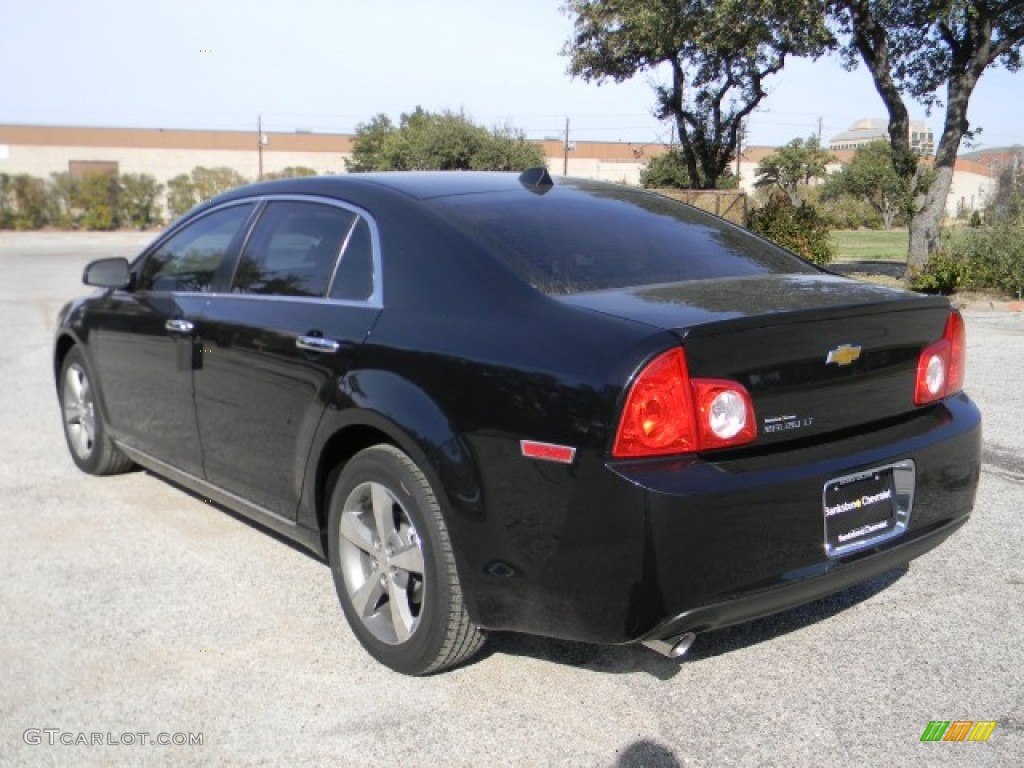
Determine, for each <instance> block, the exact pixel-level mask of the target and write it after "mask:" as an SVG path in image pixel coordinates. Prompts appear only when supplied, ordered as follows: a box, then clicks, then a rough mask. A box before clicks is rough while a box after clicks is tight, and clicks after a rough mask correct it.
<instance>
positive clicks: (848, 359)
mask: <svg viewBox="0 0 1024 768" xmlns="http://www.w3.org/2000/svg"><path fill="white" fill-rule="evenodd" d="M858 357H860V347H854V346H852V345H850V344H840V345H839V346H838V347H836V348H835V349H830V350H829V351H828V357H826V358H825V365H831V364H832V363H835V364H836V365H849V364H850V363H852V362H853V361H854V360H856V359H857V358H858Z"/></svg>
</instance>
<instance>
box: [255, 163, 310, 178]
mask: <svg viewBox="0 0 1024 768" xmlns="http://www.w3.org/2000/svg"><path fill="white" fill-rule="evenodd" d="M305 176H316V171H314V170H313V169H312V168H307V167H306V166H304V165H289V166H288V167H287V168H282V169H281V170H280V171H274V172H272V173H264V174H263V180H264V181H273V180H274V179H297V178H300V177H305Z"/></svg>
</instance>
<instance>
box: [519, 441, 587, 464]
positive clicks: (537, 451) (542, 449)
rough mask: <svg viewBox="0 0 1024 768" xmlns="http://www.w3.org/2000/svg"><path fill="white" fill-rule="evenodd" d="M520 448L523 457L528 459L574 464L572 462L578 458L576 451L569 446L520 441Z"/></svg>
mask: <svg viewBox="0 0 1024 768" xmlns="http://www.w3.org/2000/svg"><path fill="white" fill-rule="evenodd" d="M519 447H520V449H521V450H522V452H523V456H525V457H526V458H528V459H540V460H541V461H556V462H558V463H560V464H572V460H573V459H574V458H576V449H575V448H573V447H572V446H569V445H554V444H552V443H538V442H537V441H536V440H520V441H519Z"/></svg>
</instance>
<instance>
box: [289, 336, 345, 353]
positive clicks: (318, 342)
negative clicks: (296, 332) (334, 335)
mask: <svg viewBox="0 0 1024 768" xmlns="http://www.w3.org/2000/svg"><path fill="white" fill-rule="evenodd" d="M295 346H296V347H298V348H299V349H305V350H307V351H309V352H337V351H338V350H339V349H341V342H338V341H335V340H334V339H325V338H324V337H323V336H299V337H298V338H297V339H295Z"/></svg>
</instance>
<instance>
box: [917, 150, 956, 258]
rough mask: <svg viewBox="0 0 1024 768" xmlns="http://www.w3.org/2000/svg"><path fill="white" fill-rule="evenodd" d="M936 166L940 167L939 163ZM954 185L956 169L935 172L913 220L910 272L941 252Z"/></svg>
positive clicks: (946, 167) (946, 168) (936, 170)
mask: <svg viewBox="0 0 1024 768" xmlns="http://www.w3.org/2000/svg"><path fill="white" fill-rule="evenodd" d="M936 165H938V164H937V163H936ZM952 185H953V166H951V165H950V166H945V167H942V168H939V167H936V168H935V177H934V178H933V179H932V183H931V184H930V185H929V186H928V190H927V191H926V192H925V193H924V194H923V195H921V196H920V197H919V204H918V205H917V206H915V209H914V215H913V217H912V218H911V219H910V244H909V246H908V247H907V271H908V272H911V271H916V270H919V269H921V268H922V267H923V266H924V265H925V263H926V262H927V261H928V257H929V256H930V255H931V254H933V253H935V251H937V250H938V248H939V234H940V233H941V231H942V220H943V218H945V215H946V198H947V197H948V196H949V189H950V187H951V186H952Z"/></svg>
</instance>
